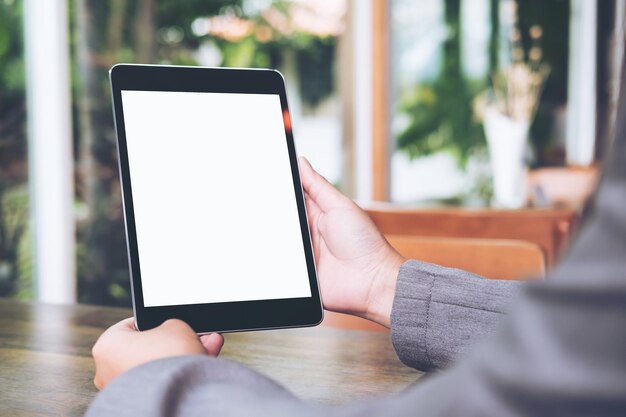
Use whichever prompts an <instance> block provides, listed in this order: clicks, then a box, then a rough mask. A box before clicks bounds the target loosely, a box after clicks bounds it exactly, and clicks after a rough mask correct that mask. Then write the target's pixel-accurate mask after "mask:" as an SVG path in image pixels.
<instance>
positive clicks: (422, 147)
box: [397, 0, 484, 166]
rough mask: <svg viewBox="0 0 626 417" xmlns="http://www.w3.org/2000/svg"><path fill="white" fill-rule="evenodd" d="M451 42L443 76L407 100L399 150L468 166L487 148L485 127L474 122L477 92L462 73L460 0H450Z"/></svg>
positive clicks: (403, 106)
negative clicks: (445, 154) (449, 156)
mask: <svg viewBox="0 0 626 417" xmlns="http://www.w3.org/2000/svg"><path fill="white" fill-rule="evenodd" d="M445 5H446V9H445V10H446V24H447V26H448V32H449V35H448V38H447V39H446V40H445V42H444V45H443V65H442V71H441V74H440V75H439V77H438V78H437V79H435V80H434V81H432V82H428V83H423V84H421V85H418V86H417V87H416V88H415V91H414V92H413V93H412V94H410V95H408V96H407V97H405V98H404V100H403V102H402V103H401V106H400V111H401V112H402V113H404V114H406V115H407V116H409V119H410V123H409V125H408V127H407V128H406V129H405V130H404V131H402V132H401V133H400V134H399V135H398V137H397V146H398V149H400V150H402V151H404V152H405V153H407V154H408V155H409V157H410V158H416V157H419V156H426V155H431V154H434V153H437V152H440V151H449V152H451V153H453V154H454V155H455V157H456V158H457V161H458V162H459V164H460V165H461V166H465V164H466V163H467V160H468V158H469V156H470V155H471V153H472V151H473V150H474V149H475V148H477V147H480V146H484V134H483V131H482V128H481V126H480V125H479V124H478V123H477V122H476V121H475V120H474V117H473V112H472V100H473V97H474V95H475V94H476V92H477V91H476V88H472V85H471V83H470V82H469V81H468V80H466V79H465V77H464V76H463V73H462V70H461V53H460V43H461V40H460V36H461V21H460V5H461V3H460V0H446V2H445Z"/></svg>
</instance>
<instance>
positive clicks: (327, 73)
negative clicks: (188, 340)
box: [191, 0, 345, 107]
mask: <svg viewBox="0 0 626 417" xmlns="http://www.w3.org/2000/svg"><path fill="white" fill-rule="evenodd" d="M253 3H254V2H253V1H244V2H243V4H242V6H243V7H236V6H232V7H229V8H226V11H225V13H222V14H219V15H216V16H211V17H198V18H197V19H196V20H195V21H194V22H193V23H192V26H191V27H192V32H193V34H194V35H195V36H196V37H197V38H198V39H200V41H201V42H202V41H203V40H204V39H205V38H209V39H211V40H212V41H213V42H214V43H215V45H216V46H217V47H218V49H219V50H221V51H222V53H221V55H222V64H223V65H225V66H235V67H250V66H257V67H259V66H260V67H274V68H277V67H279V66H281V64H282V61H283V60H284V59H285V55H286V54H288V53H294V54H295V63H296V70H297V72H298V83H299V90H300V95H301V96H302V99H303V101H304V102H305V103H306V104H309V105H310V106H311V107H315V106H317V105H318V104H319V103H320V101H322V100H323V99H324V98H325V97H327V96H329V95H330V94H331V93H332V92H333V91H334V88H335V86H334V83H333V80H334V77H333V73H332V72H333V66H332V65H333V56H334V54H335V50H336V46H337V37H338V36H339V35H340V34H341V33H342V32H343V30H344V25H343V16H344V14H345V2H343V1H334V0H333V1H328V0H327V1H317V2H314V1H285V0H278V1H273V2H272V3H271V4H270V5H269V6H268V7H266V8H254V7H252V6H251V5H252V4H253Z"/></svg>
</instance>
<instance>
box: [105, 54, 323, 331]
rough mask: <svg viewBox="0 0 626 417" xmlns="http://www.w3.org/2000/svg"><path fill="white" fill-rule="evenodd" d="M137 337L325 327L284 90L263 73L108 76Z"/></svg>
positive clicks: (133, 68) (161, 71) (163, 70)
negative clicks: (181, 329) (173, 331)
mask: <svg viewBox="0 0 626 417" xmlns="http://www.w3.org/2000/svg"><path fill="white" fill-rule="evenodd" d="M111 88H112V96H113V108H114V115H115V121H116V129H117V137H118V151H119V161H120V176H121V182H122V188H123V202H124V214H125V221H126V233H127V243H128V251H129V264H130V270H131V275H132V277H131V284H132V290H133V307H134V310H135V320H136V326H137V328H138V329H140V330H143V329H148V328H152V327H155V326H157V325H159V324H160V323H162V322H163V321H165V320H167V319H169V318H179V319H182V320H184V321H186V322H187V323H188V324H190V325H191V327H192V328H193V329H194V330H195V331H196V332H198V333H204V332H216V331H219V332H224V331H239V330H253V329H267V328H279V327H294V326H310V325H315V324H317V323H319V322H320V321H321V319H322V307H321V301H320V296H319V289H318V285H317V278H316V273H315V265H314V260H313V253H312V250H311V241H310V236H309V228H308V224H307V217H306V212H305V206H304V197H303V194H302V187H301V184H300V178H299V175H298V166H297V161H296V153H295V148H294V144H293V137H292V133H291V123H290V121H289V120H290V119H289V110H288V107H287V100H286V94H285V87H284V82H283V79H282V77H281V76H280V74H279V73H278V72H276V71H271V70H240V69H210V68H193V67H164V66H140V65H117V66H115V67H113V68H112V70H111Z"/></svg>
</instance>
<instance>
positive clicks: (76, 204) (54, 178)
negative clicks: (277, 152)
mask: <svg viewBox="0 0 626 417" xmlns="http://www.w3.org/2000/svg"><path fill="white" fill-rule="evenodd" d="M624 7H625V1H624V0H603V1H597V2H596V1H593V0H524V1H519V2H516V1H514V0H388V1H386V0H323V1H322V0H317V1H313V0H184V1H180V0H109V1H105V2H103V1H96V0H67V1H65V0H0V297H14V298H18V299H24V300H29V299H39V300H43V301H50V302H61V303H72V302H75V301H79V302H84V303H92V304H106V305H122V306H127V305H130V290H129V278H128V265H127V255H126V242H125V235H124V224H123V215H122V207H121V193H120V185H119V179H118V171H117V170H118V166H117V154H116V152H117V151H116V144H115V141H116V139H115V133H114V130H113V119H112V114H111V102H110V93H109V84H108V70H109V68H110V67H111V66H112V65H114V64H116V63H119V62H127V63H153V64H176V65H202V66H226V67H271V68H278V69H279V70H280V71H281V72H282V73H283V74H284V76H285V78H286V81H287V86H288V97H289V100H290V107H291V111H292V117H293V120H294V132H295V140H296V148H297V151H298V153H299V154H301V155H305V156H307V157H308V158H309V160H310V161H311V162H312V164H313V165H314V166H315V167H316V168H317V169H318V170H319V171H320V172H321V173H322V174H323V175H325V176H326V177H327V178H328V179H329V181H331V182H332V183H333V184H335V185H336V186H337V187H338V188H339V189H341V190H342V191H343V192H344V193H346V194H347V195H349V196H351V197H352V198H354V199H356V200H357V202H359V204H361V205H362V206H363V207H365V208H368V209H370V210H371V211H370V214H371V215H372V216H373V218H375V221H376V222H377V224H378V225H379V226H380V227H381V228H382V229H383V231H384V232H385V233H386V234H400V232H399V231H398V230H397V228H398V227H399V228H403V226H402V225H399V224H395V226H394V225H391V226H389V225H388V226H387V227H388V228H389V231H386V230H384V228H385V224H386V223H385V219H384V218H383V217H380V216H384V215H385V214H394V212H395V211H400V212H402V213H403V214H404V215H407V213H414V214H415V215H416V216H422V217H420V219H422V220H420V221H422V223H420V225H422V226H420V227H421V230H423V231H425V232H424V233H426V234H428V235H429V236H430V235H433V236H439V235H441V236H446V237H450V236H452V237H461V238H489V239H492V238H504V239H522V240H525V241H530V242H535V243H536V244H537V245H538V246H539V247H540V249H541V252H542V253H543V256H544V257H545V259H546V261H545V262H546V265H547V267H550V265H551V264H552V263H553V260H554V258H555V257H556V256H557V254H558V253H559V252H560V251H561V250H562V248H563V247H564V246H565V245H566V243H567V242H566V240H567V237H568V236H569V235H570V234H571V231H572V228H573V227H574V226H573V225H575V224H576V219H577V218H578V216H579V214H580V212H581V209H582V207H583V206H584V204H585V201H586V199H587V198H588V196H589V195H590V193H591V190H592V188H593V185H594V183H595V178H596V176H597V168H598V162H599V161H601V158H602V156H603V155H604V153H605V152H606V150H607V146H608V144H609V138H610V133H611V129H612V124H613V115H614V110H615V105H616V97H617V89H618V85H619V82H618V81H619V77H618V74H620V65H621V61H622V56H623V54H622V51H623V47H624V42H623V37H624V34H623V30H624V28H623V24H624ZM501 137H505V138H508V137H511V138H512V139H510V141H509V142H507V143H505V145H504V146H500V145H498V143H500V142H501V139H500V138H501ZM515 137H519V138H520V143H521V145H520V146H519V149H518V150H515V149H513V148H515V147H514V146H513V145H512V144H513V143H514V138H515ZM507 140H508V139H507ZM499 141H500V142H499ZM507 161H515V163H512V164H511V163H509V162H507ZM509 165H514V166H515V167H514V168H513V169H509V168H507V166H509ZM516 169H517V171H516ZM167 192H168V191H167V189H165V188H164V189H163V193H164V195H167ZM442 214H445V215H446V216H448V215H454V216H457V217H458V216H460V217H462V218H464V219H467V216H479V217H480V219H483V220H480V222H479V223H476V224H474V223H472V225H468V223H467V220H461V221H460V223H459V224H460V226H459V227H458V228H456V229H455V231H450V230H448V229H449V228H448V229H447V228H446V226H445V225H443V226H442V224H443V223H439V226H437V225H436V224H435V223H436V222H437V221H440V222H444V223H446V224H448V226H449V225H450V224H452V223H453V222H454V221H453V220H452V221H451V220H450V219H449V218H447V217H446V218H445V219H444V220H436V219H441V218H440V217H437V216H441V215H442ZM376 216H379V217H376ZM424 216H425V217H424ZM429 216H430V217H429ZM433 216H434V217H433ZM464 216H465V217H464ZM502 216H505V217H506V219H508V220H506V221H508V222H509V223H506V222H505V223H506V224H504V223H498V222H501V220H498V219H500V218H501V217H502ZM507 216H508V217H507ZM511 216H512V217H511ZM515 216H517V217H515ZM394 218H398V216H397V215H396V216H395V217H394ZM455 218H456V217H455ZM429 219H435V220H429ZM446 219H447V220H446ZM494 219H495V220H494ZM545 219H550V221H551V223H549V224H548V223H545ZM166 220H167V219H164V221H166ZM464 221H465V223H463V222H464ZM433 222H435V223H433ZM450 222H452V223H450ZM481 222H482V223H481ZM494 222H495V223H494ZM524 222H530V223H528V224H527V223H524ZM542 222H543V223H542ZM429 224H435V226H436V227H434V231H432V232H428V231H426V229H427V227H426V226H424V225H429ZM510 224H513V225H514V226H511V225H510ZM532 224H535V225H538V226H539V228H540V230H539V231H538V232H537V235H536V236H535V235H533V236H527V235H523V233H526V232H523V231H516V230H517V229H515V228H516V227H517V228H521V229H526V230H528V229H532ZM394 227H396V229H394ZM472 228H474V229H475V230H476V232H475V233H474V232H472V234H469V233H470V231H471V230H470V229H472ZM474 229H472V230H474ZM491 229H493V230H494V231H493V233H491V235H490V234H489V233H487V232H485V233H487V235H485V236H482V235H480V233H479V232H478V231H480V230H487V231H488V230H491ZM446 230H448V231H446ZM459 230H460V231H461V232H459ZM520 233H521V235H520ZM559 233H561V235H559ZM555 236H557V237H555ZM166 243H167V242H166ZM171 244H174V243H173V242H171ZM461 266H464V265H461Z"/></svg>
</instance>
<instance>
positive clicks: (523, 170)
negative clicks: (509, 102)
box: [484, 108, 530, 209]
mask: <svg viewBox="0 0 626 417" xmlns="http://www.w3.org/2000/svg"><path fill="white" fill-rule="evenodd" d="M484 127H485V136H486V137H487V145H488V147H489V156H490V159H491V168H492V172H493V194H494V201H493V204H494V206H495V207H498V208H508V209H516V208H521V207H524V206H525V205H526V201H527V195H528V194H527V193H528V173H527V167H526V163H525V161H524V156H525V153H526V143H527V142H528V129H529V127H530V124H529V123H528V122H520V121H517V120H513V119H511V118H510V117H508V116H505V115H503V114H502V113H500V112H499V111H498V110H496V109H493V108H490V109H487V110H486V111H485V119H484Z"/></svg>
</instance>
